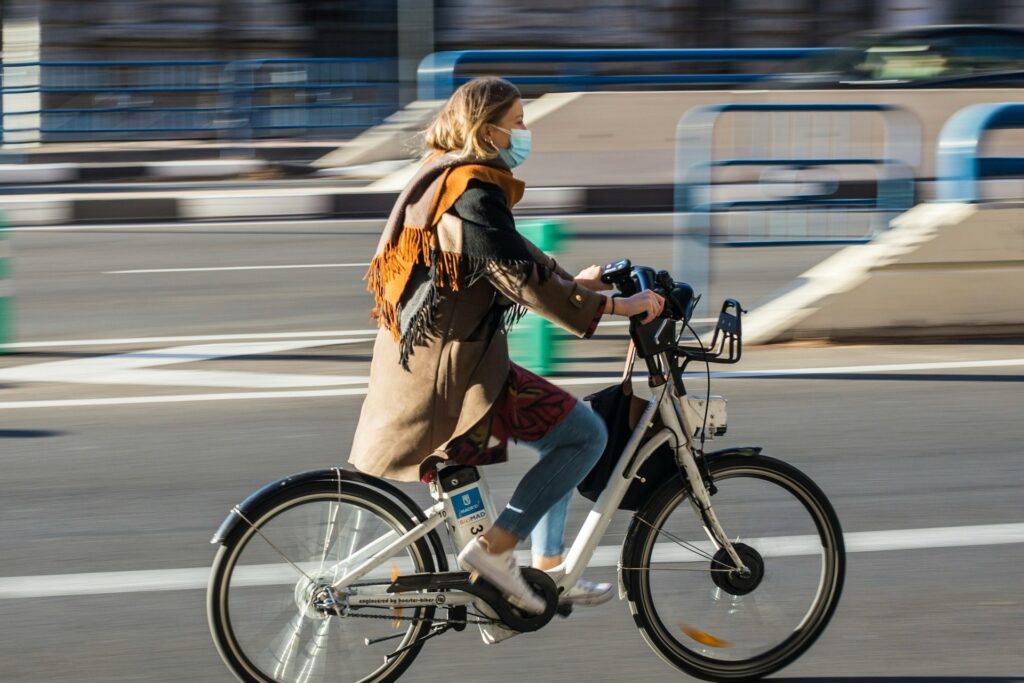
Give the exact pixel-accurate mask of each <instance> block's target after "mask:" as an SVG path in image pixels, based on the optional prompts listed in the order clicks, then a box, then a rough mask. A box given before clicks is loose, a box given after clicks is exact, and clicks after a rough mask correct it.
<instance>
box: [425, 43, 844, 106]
mask: <svg viewBox="0 0 1024 683" xmlns="http://www.w3.org/2000/svg"><path fill="white" fill-rule="evenodd" d="M833 51H834V48H739V49H727V50H717V49H678V50H670V49H642V50H460V51H453V52H435V53H433V54H431V55H428V56H427V57H425V58H424V59H423V61H422V62H420V65H419V69H418V70H417V75H416V79H417V83H418V91H419V94H418V97H419V99H421V100H441V99H447V98H448V96H449V95H451V94H452V92H453V91H454V90H455V88H456V87H458V86H459V85H461V84H462V83H464V82H465V81H468V80H469V78H470V77H468V76H460V75H458V73H457V71H458V68H459V67H460V66H464V65H467V64H475V65H482V64H501V65H508V64H534V65H542V66H544V67H547V68H549V69H550V68H551V67H552V66H555V65H557V66H558V68H559V69H560V71H559V73H555V74H545V75H537V74H518V75H516V74H512V75H508V74H505V75H506V77H507V78H508V79H509V80H511V81H512V82H513V83H516V84H517V85H542V86H549V87H551V86H553V87H568V88H573V89H576V90H590V89H594V88H600V87H606V86H623V85H629V86H638V85H663V86H668V85H689V86H695V85H714V84H719V85H729V84H733V83H747V82H751V81H756V80H758V79H761V78H764V77H765V76H766V75H769V74H759V73H716V74H706V73H679V72H678V70H677V69H678V67H675V69H674V70H673V71H671V72H669V73H664V72H663V73H649V74H642V73H641V74H627V75H623V74H602V73H600V72H599V71H598V69H599V68H603V67H606V66H607V65H609V64H624V63H650V62H664V63H674V64H678V63H680V62H724V63H729V64H735V63H738V62H776V61H792V60H796V59H803V58H804V57H810V56H813V55H818V54H826V53H830V52H833Z"/></svg>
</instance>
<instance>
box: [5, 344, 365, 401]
mask: <svg viewBox="0 0 1024 683" xmlns="http://www.w3.org/2000/svg"><path fill="white" fill-rule="evenodd" d="M366 341H370V340H369V339H319V340H308V339H303V340H288V341H281V340H278V341H251V342H239V343H234V344H199V345H194V346H178V347H173V348H167V349H152V350H147V351H135V352H132V353H122V354H117V355H112V356H99V357H94V358H76V359H73V360H62V361H53V362H49V363H33V364H31V365H21V366H17V367H13V368H7V369H5V370H0V381H8V382H11V381H14V382H71V383H76V384H144V385H153V386H206V387H240V388H251V389H256V388H272V387H282V388H283V387H306V386H338V385H345V384H365V383H366V378H365V377H363V376H351V375H347V376H337V375H333V376H332V375H295V374H286V373H255V372H224V371H209V370H162V371H154V370H149V368H152V367H156V366H161V365H175V364H180V363H188V362H195V361H199V360H211V359H217V358H227V357H231V356H255V355H263V354H268V353H279V352H282V351H293V350H295V349H305V348H309V347H314V346H333V345H337V344H358V343H361V342H366Z"/></svg>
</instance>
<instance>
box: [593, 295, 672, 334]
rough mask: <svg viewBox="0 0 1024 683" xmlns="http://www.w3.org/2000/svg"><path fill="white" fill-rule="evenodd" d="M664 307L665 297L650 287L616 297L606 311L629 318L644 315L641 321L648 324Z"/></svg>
mask: <svg viewBox="0 0 1024 683" xmlns="http://www.w3.org/2000/svg"><path fill="white" fill-rule="evenodd" d="M613 304H614V311H613V309H612V307H613ZM664 307H665V297H663V296H661V295H660V294H658V293H656V292H653V291H651V290H649V289H645V290H644V291H642V292H639V293H637V294H634V295H633V296H627V297H621V298H616V299H614V300H612V301H609V302H608V305H607V306H606V307H605V309H604V312H605V313H606V314H608V313H612V312H614V313H615V315H624V316H626V317H627V318H632V317H633V316H635V315H643V318H642V319H641V320H640V322H642V323H643V324H645V325H646V324H647V323H649V322H651V321H652V320H654V319H655V318H657V317H658V316H659V315H661V309H662V308H664Z"/></svg>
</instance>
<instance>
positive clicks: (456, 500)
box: [452, 488, 484, 519]
mask: <svg viewBox="0 0 1024 683" xmlns="http://www.w3.org/2000/svg"><path fill="white" fill-rule="evenodd" d="M452 506H453V507H454V508H455V517H456V519H461V518H463V517H468V516H469V515H473V514H476V513H477V512H480V511H482V510H483V509H484V501H483V499H482V498H481V497H480V489H477V488H473V489H470V490H469V491H465V492H463V493H456V494H455V495H454V496H452Z"/></svg>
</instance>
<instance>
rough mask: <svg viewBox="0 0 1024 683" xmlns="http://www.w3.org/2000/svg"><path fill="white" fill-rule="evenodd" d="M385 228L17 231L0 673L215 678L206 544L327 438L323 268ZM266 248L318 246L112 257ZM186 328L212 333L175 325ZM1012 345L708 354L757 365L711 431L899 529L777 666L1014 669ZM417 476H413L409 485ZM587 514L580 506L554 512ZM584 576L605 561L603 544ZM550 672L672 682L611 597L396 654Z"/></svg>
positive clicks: (3, 441) (603, 360) (514, 673)
mask: <svg viewBox="0 0 1024 683" xmlns="http://www.w3.org/2000/svg"><path fill="white" fill-rule="evenodd" d="M615 220H622V219H621V218H617V219H615ZM378 229H379V226H377V225H374V224H370V223H365V224H357V223H346V224H341V223H328V222H323V223H301V224H275V223H264V224H245V225H238V226H217V225H207V226H198V227H194V226H193V227H186V226H173V227H164V228H161V227H154V226H149V227H145V228H140V229H125V228H119V229H117V230H104V229H93V230H89V231H82V230H74V231H27V232H15V233H13V234H12V246H13V250H14V253H15V258H16V261H15V280H16V284H17V298H16V301H15V303H16V311H17V316H16V324H17V326H16V329H17V341H18V342H19V343H18V344H17V345H16V346H14V347H13V351H14V353H10V354H8V355H4V356H0V464H2V467H3V469H2V471H3V478H2V484H0V680H2V681H5V682H6V681H19V682H20V681H25V682H29V681H31V682H37V681H182V680H190V681H225V680H229V676H228V674H227V671H226V669H225V668H224V667H223V665H222V664H221V663H220V661H219V659H218V657H217V655H216V653H215V652H214V650H213V646H212V643H211V641H210V638H209V635H208V633H207V630H206V624H205V613H204V603H203V600H204V591H203V589H202V586H203V582H204V577H203V573H204V570H203V568H204V567H207V566H208V565H209V563H210V561H211V559H212V557H213V554H214V548H213V547H211V546H210V545H209V544H208V543H207V541H208V539H209V537H210V535H211V534H212V532H213V530H214V529H215V528H216V526H217V525H218V524H219V522H220V520H221V519H222V518H223V516H224V515H225V514H226V512H227V511H228V509H229V508H230V507H231V506H232V505H233V504H234V503H236V502H238V501H239V500H241V499H242V498H243V497H244V496H245V495H247V494H248V493H249V492H250V491H251V490H253V489H254V488H256V487H258V486H260V485H262V484H263V483H265V482H267V481H269V480H272V479H275V478H277V477H280V476H283V475H285V474H288V473H291V472H295V471H299V470H303V469H309V468H315V467H325V466H333V465H337V464H339V463H343V462H344V460H345V452H346V449H347V448H348V444H349V440H350V438H351V435H352V431H353V428H354V425H355V421H356V417H357V411H358V408H359V405H360V401H361V394H360V391H361V388H362V387H364V386H365V383H363V384H360V383H359V378H364V377H365V374H366V368H367V362H368V354H369V351H370V345H369V343H368V342H367V341H365V340H366V339H367V335H365V334H363V333H362V331H364V330H367V329H368V328H369V325H368V323H367V319H366V309H367V307H368V300H367V298H366V296H365V294H364V293H363V292H362V285H361V283H360V281H359V276H360V275H361V273H362V266H344V267H338V266H336V265H332V264H343V263H344V264H347V263H353V264H355V263H365V262H366V261H367V260H368V253H369V251H370V250H371V249H372V247H373V245H374V244H375V242H376V239H377V235H376V231H377V230H378ZM580 229H581V232H582V233H583V234H581V235H579V239H577V240H576V241H574V242H573V243H572V244H573V246H572V248H571V249H570V250H569V251H568V253H567V254H566V255H565V256H564V257H563V260H564V261H565V262H566V264H567V265H569V266H572V267H575V268H579V267H583V266H586V265H589V264H590V263H592V262H603V261H606V260H610V259H612V258H617V257H620V256H630V257H633V258H634V261H638V262H646V263H650V264H651V265H655V266H661V265H665V266H667V265H668V262H667V253H668V251H667V250H668V240H667V238H665V237H663V236H658V235H657V231H649V232H648V233H647V234H648V236H646V237H634V238H632V239H627V238H624V237H622V236H621V235H616V234H613V233H609V232H607V231H605V228H601V226H599V225H597V224H591V225H589V226H585V228H583V227H581V228H580ZM588 230H589V233H588ZM829 251H830V249H826V248H818V247H814V248H811V247H806V248H799V249H777V248H776V249H760V250H754V249H751V250H741V249H729V250H723V251H722V252H720V253H718V254H717V255H716V265H717V271H716V272H717V273H718V278H717V280H716V284H715V291H716V292H720V293H719V294H716V298H720V296H722V295H725V294H726V293H729V294H735V295H737V296H739V297H740V298H741V300H743V301H744V303H746V304H748V305H751V306H752V305H755V304H756V303H757V301H759V300H763V299H764V298H765V297H766V296H767V295H768V294H769V293H770V292H771V291H772V290H774V289H776V288H778V287H781V286H784V285H785V283H786V282H788V281H789V280H790V279H791V278H792V277H794V276H796V275H797V274H799V272H801V271H802V270H803V268H804V267H806V266H807V265H811V264H813V263H814V262H816V261H817V260H818V259H820V258H821V257H822V256H824V255H825V254H827V253H828V252H829ZM283 265H289V266H295V265H307V266H309V265H319V266H323V267H310V268H274V269H266V268H252V269H247V270H199V271H197V270H188V271H180V270H179V271H177V272H145V273H143V272H134V273H124V272H114V271H127V270H132V271H139V270H157V269H183V268H193V269H194V268H224V267H233V268H238V267H256V266H261V267H262V266H283ZM328 266H331V267H328ZM302 333H308V334H307V335H306V336H302ZM258 334H263V335H267V336H265V337H260V338H255V339H254V338H252V335H258ZM201 335H207V336H215V337H217V338H215V339H200V340H196V339H187V338H185V337H193V336H201ZM154 338H155V339H154ZM146 339H151V341H146ZM97 340H105V341H97ZM254 343H259V344H261V346H246V345H245V344H254ZM183 347H184V348H183ZM623 348H624V342H623V337H622V328H614V327H612V328H605V329H604V330H602V331H601V334H600V337H599V338H598V339H596V340H592V341H589V342H575V341H574V342H570V343H568V344H567V345H566V346H565V349H564V351H563V353H564V355H566V356H569V357H570V358H571V359H572V361H571V362H568V363H565V364H564V365H563V366H561V368H560V369H561V371H562V373H563V374H562V376H561V377H560V378H559V379H558V380H557V381H563V382H577V383H573V384H570V385H569V388H570V389H571V390H572V391H574V392H576V393H578V394H581V395H582V394H585V393H587V392H588V391H589V390H591V389H593V388H596V387H600V386H603V385H605V384H607V383H609V380H608V379H607V377H609V376H611V375H613V374H614V373H616V372H617V371H618V369H619V366H618V363H619V359H620V358H621V354H622V351H623ZM131 354H133V355H131ZM114 355H117V357H116V358H113V359H111V358H110V357H111V356H114ZM981 361H984V362H986V363H985V364H980V363H979V362H981ZM1022 367H1024V353H1022V347H1021V344H1020V340H1002V341H993V342H989V343H984V342H979V343H952V342H950V343H936V344H929V345H891V346H856V347H828V346H813V345H791V346H784V347H773V348H765V349H750V350H748V351H747V353H746V355H745V357H744V360H743V362H742V363H741V364H740V365H739V366H737V367H736V368H726V370H730V371H731V370H744V371H748V370H765V371H769V370H771V371H774V372H769V373H765V374H761V375H753V376H750V375H747V376H739V375H728V374H726V375H724V376H721V377H718V378H716V379H715V380H714V382H715V384H714V387H713V389H714V391H715V392H716V393H721V394H723V395H725V396H726V397H727V398H728V399H729V424H730V427H729V433H728V435H727V436H726V437H724V438H723V439H720V440H719V441H720V443H718V442H716V444H717V445H721V446H725V445H744V444H759V445H762V446H764V447H765V448H766V450H767V451H768V452H769V453H771V454H774V455H776V456H779V457H782V458H784V459H786V460H788V461H790V462H792V463H794V464H795V465H797V466H798V467H800V468H801V469H803V470H804V471H805V472H807V473H808V474H810V475H811V476H812V477H813V478H814V479H815V480H816V481H817V482H818V483H819V484H820V485H821V486H822V487H823V488H824V490H825V491H826V492H827V493H828V495H829V496H830V498H831V499H832V501H833V503H834V505H835V507H836V509H837V511H838V513H839V515H840V518H841V519H842V523H843V525H844V529H845V530H846V531H847V532H848V533H859V532H865V533H868V535H869V536H871V537H872V538H876V537H878V534H877V532H882V531H891V532H893V534H892V536H891V537H892V539H895V540H893V541H892V543H891V544H890V545H889V546H886V547H887V548H888V549H884V550H883V549H880V546H871V545H870V544H868V546H866V547H865V548H864V549H863V550H862V551H860V552H853V553H851V554H850V556H849V567H848V578H847V583H846V590H845V593H844V596H843V601H842V603H841V605H840V608H839V611H838V613H837V615H836V618H835V619H834V621H833V623H832V625H831V626H830V628H829V630H828V631H827V632H826V633H825V635H824V636H823V638H822V639H821V640H820V641H819V642H818V643H817V644H816V645H815V646H814V647H813V648H812V650H811V651H810V652H808V653H807V654H806V655H805V656H804V657H803V658H802V659H800V660H799V661H798V662H796V663H795V664H793V665H792V666H791V667H789V668H788V669H787V670H786V671H784V672H783V674H781V675H780V676H781V677H786V678H790V679H801V680H831V681H870V680H882V679H888V680H910V681H924V680H944V681H949V680H976V681H1009V680H1018V678H1017V677H1020V676H1024V655H1022V653H1021V650H1022V648H1021V643H1022V633H1024V618H1022V614H1024V592H1022V590H1021V578H1022V573H1021V569H1020V567H1021V564H1022V560H1024V545H1022V544H1024V525H1022V523H1024V506H1022V505H1021V500H1022V498H1021V493H1020V492H1021V490H1022V489H1021V487H1022V485H1024V459H1022V457H1021V445H1020V441H1021V410H1020V403H1019V396H1020V387H1021V382H1024V374H1022V372H1021V368H1022ZM344 377H351V378H354V379H351V380H345V379H343V378H344ZM318 381H319V382H320V384H317V382H318ZM346 381H349V382H351V384H345V382H346ZM694 381H695V382H697V386H698V387H700V386H701V382H700V381H699V380H697V379H695V380H694ZM587 382H592V383H589V384H588V383H587ZM345 392H348V394H347V395H346V393H345ZM531 462H532V456H531V455H530V454H529V452H528V451H526V450H525V449H520V448H518V447H517V448H516V450H515V451H514V457H513V458H512V460H511V462H510V463H509V464H506V465H500V466H495V467H494V468H492V469H490V470H488V471H487V477H488V479H489V481H490V483H491V489H492V492H493V493H494V494H495V497H496V498H497V499H498V500H499V501H501V500H505V499H507V496H508V495H509V493H510V492H511V489H512V487H513V486H514V485H515V482H516V481H517V480H518V478H519V477H520V476H521V475H522V473H523V472H525V470H526V469H527V467H528V466H529V465H530V463H531ZM424 488H425V487H420V486H407V487H406V489H407V490H408V491H409V492H410V493H411V494H412V495H414V496H415V497H416V498H417V499H419V500H422V501H426V499H427V497H426V491H425V490H423V489H424ZM585 512H586V507H585V506H584V505H583V503H582V501H578V502H577V503H576V504H574V507H573V509H572V514H571V516H570V520H569V529H570V533H573V532H575V530H576V529H577V528H578V526H579V524H580V522H581V520H582V517H583V515H584V514H585ZM628 519H629V518H628V515H627V514H626V513H621V512H620V513H618V516H617V518H616V520H615V521H614V522H613V524H612V527H611V529H610V531H609V534H608V535H607V536H606V538H605V539H604V541H603V542H602V545H605V546H614V545H616V544H617V543H619V542H620V541H621V539H622V535H623V532H624V530H625V528H626V525H627V523H628ZM982 527H984V529H983V528H982ZM922 529H941V530H943V531H942V533H941V534H940V535H941V536H942V538H944V539H945V540H944V541H942V542H941V543H940V542H938V541H927V540H924V541H922V539H928V538H932V536H930V535H929V533H926V532H923V531H920V530H922ZM1000 539H1001V540H1002V541H1003V542H998V543H997V542H996V540H1000ZM921 546H924V547H921ZM153 570H175V571H174V572H171V573H170V574H161V575H159V576H174V577H177V578H178V579H180V580H181V581H182V583H181V584H174V583H170V582H168V583H164V584H161V583H160V582H159V581H157V582H155V583H156V585H149V588H148V589H147V590H142V591H137V592H127V590H128V587H129V585H130V582H131V581H137V580H141V579H143V578H145V577H147V576H151V575H149V574H143V573H142V572H149V571H153ZM107 572H129V574H124V575H119V577H120V579H123V581H124V584H123V585H122V584H120V583H118V581H116V580H115V581H113V582H108V583H104V581H103V579H104V577H105V576H106V575H105V574H101V573H107ZM588 576H589V577H592V578H596V579H610V578H612V577H613V576H614V568H612V567H600V568H597V569H594V570H593V571H591V572H588ZM106 578H109V576H106ZM567 676H573V677H575V678H578V679H582V680H588V681H590V682H591V683H604V682H608V683H611V682H618V681H623V680H635V681H654V680H680V679H685V677H684V676H682V675H681V674H677V673H675V672H674V671H673V670H672V669H670V668H669V667H668V666H667V665H665V664H664V663H662V662H661V660H659V659H658V658H657V657H656V656H655V655H654V654H653V653H652V652H651V651H650V650H649V649H648V648H647V646H646V645H645V644H644V643H643V641H642V640H641V639H640V638H639V636H638V634H637V632H636V630H635V628H634V627H633V626H632V620H631V618H630V616H629V613H628V609H627V608H626V607H625V605H624V604H621V603H618V602H612V603H609V604H607V605H604V606H602V607H598V608H594V609H592V610H590V611H587V610H578V611H577V612H576V613H575V614H574V615H573V616H572V617H571V618H570V619H568V620H565V621H562V620H558V621H556V622H554V623H553V624H552V625H550V626H549V627H548V628H546V629H545V630H544V631H542V632H541V633H538V634H532V635H523V636H520V637H518V638H514V639H512V640H509V641H507V642H505V643H502V644H501V645H498V646H493V647H486V646H484V645H482V644H481V643H480V642H479V640H478V636H477V634H476V633H475V632H473V631H472V630H467V631H466V632H464V633H462V634H450V635H447V636H445V637H444V638H441V639H438V640H435V641H434V642H432V643H430V644H428V645H427V647H426V648H425V650H424V651H423V654H422V655H421V656H420V658H419V659H418V660H417V661H416V663H415V664H414V665H413V668H412V669H411V670H410V672H409V673H408V675H407V677H408V679H409V680H419V681H425V682H434V681H449V680H466V679H471V680H484V681H502V682H504V681H509V682H511V681H521V680H524V679H528V680H535V681H555V680H560V679H564V678H566V677H567Z"/></svg>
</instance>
